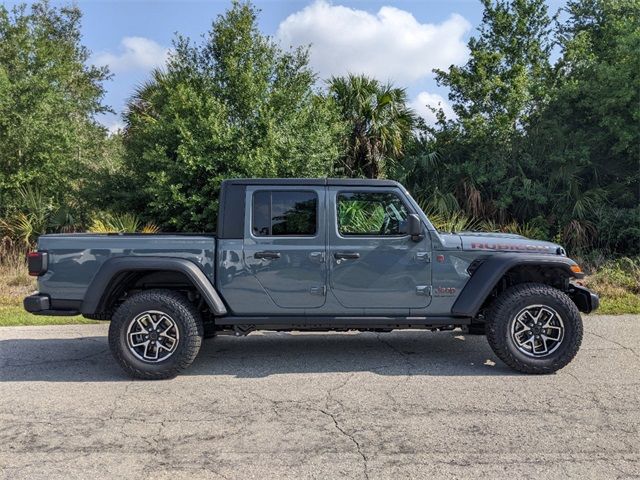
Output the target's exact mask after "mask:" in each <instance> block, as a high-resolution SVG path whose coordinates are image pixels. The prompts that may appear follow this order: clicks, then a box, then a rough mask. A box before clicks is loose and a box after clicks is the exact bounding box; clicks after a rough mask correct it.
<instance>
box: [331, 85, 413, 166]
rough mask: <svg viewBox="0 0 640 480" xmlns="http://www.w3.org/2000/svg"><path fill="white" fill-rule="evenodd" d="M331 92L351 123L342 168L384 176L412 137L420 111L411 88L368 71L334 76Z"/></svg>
mask: <svg viewBox="0 0 640 480" xmlns="http://www.w3.org/2000/svg"><path fill="white" fill-rule="evenodd" d="M329 95H330V96H331V97H332V98H333V100H334V101H335V102H336V103H337V105H338V108H339V110H340V112H341V114H342V118H343V120H344V121H345V123H346V124H347V125H348V136H347V138H346V143H347V145H346V151H345V154H344V157H343V158H342V159H341V169H342V170H343V171H344V173H345V174H346V175H347V176H349V177H359V176H364V177H366V178H384V177H385V174H386V172H387V170H388V167H389V164H390V163H392V162H394V161H395V160H397V159H399V158H400V157H401V156H402V155H403V152H404V148H405V145H406V143H407V141H408V140H409V139H410V138H411V135H412V131H413V127H414V125H415V122H416V115H415V113H414V112H413V110H412V109H411V108H410V107H408V106H407V92H406V91H405V90H404V89H403V88H394V87H393V86H392V85H391V84H389V83H387V84H384V85H383V84H381V83H380V82H378V80H376V79H373V78H369V77H367V76H365V75H351V74H350V75H348V76H347V77H332V78H331V79H330V80H329Z"/></svg>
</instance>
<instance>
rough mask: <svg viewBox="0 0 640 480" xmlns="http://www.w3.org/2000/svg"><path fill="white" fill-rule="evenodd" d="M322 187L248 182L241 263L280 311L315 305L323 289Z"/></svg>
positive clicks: (321, 299)
mask: <svg viewBox="0 0 640 480" xmlns="http://www.w3.org/2000/svg"><path fill="white" fill-rule="evenodd" d="M325 195H326V192H325V187H324V186H321V187H320V186H318V187H312V186H289V187H287V186H266V185H265V186H259V185H258V186H249V187H247V192H246V205H247V208H246V214H245V216H246V219H245V236H244V261H245V265H246V266H247V268H248V270H249V271H251V272H252V273H253V275H255V278H256V279H257V281H258V284H259V285H260V286H261V288H262V289H263V290H264V293H266V294H267V295H268V296H269V297H270V298H271V300H272V301H273V304H274V309H273V311H271V312H266V311H265V312H263V313H264V314H271V313H273V314H277V313H282V309H286V308H290V309H293V308H295V309H306V308H318V307H321V306H322V305H324V302H325V293H326V277H327V267H326V265H327V264H326V262H325V259H326V251H325V250H326V240H325V232H326V212H325V209H324V208H323V206H324V201H325Z"/></svg>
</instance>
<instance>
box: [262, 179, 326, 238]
mask: <svg viewBox="0 0 640 480" xmlns="http://www.w3.org/2000/svg"><path fill="white" fill-rule="evenodd" d="M252 212H253V218H252V225H251V231H252V232H253V235H255V236H258V237H269V236H313V235H315V234H316V232H317V221H318V196H317V194H316V193H315V192H308V191H292V190H286V191H285V190H282V191H277V190H260V191H257V192H255V193H254V194H253V210H252Z"/></svg>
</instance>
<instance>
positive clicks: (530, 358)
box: [487, 283, 582, 374]
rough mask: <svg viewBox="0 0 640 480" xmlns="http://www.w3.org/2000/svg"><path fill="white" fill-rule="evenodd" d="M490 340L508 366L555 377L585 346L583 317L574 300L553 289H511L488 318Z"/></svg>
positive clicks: (524, 286) (530, 286) (535, 285)
mask: <svg viewBox="0 0 640 480" xmlns="http://www.w3.org/2000/svg"><path fill="white" fill-rule="evenodd" d="M487 340H488V341H489V345H490V346H491V348H492V349H493V351H494V352H495V354H496V355H497V356H498V358H500V360H502V361H503V362H504V363H506V364H507V365H509V366H510V367H512V368H514V369H516V370H518V371H520V372H523V373H537V374H544V373H553V372H555V371H557V370H560V369H561V368H563V367H564V366H566V365H567V364H568V363H569V362H570V361H571V360H572V359H573V357H575V356H576V354H577V353H578V349H579V348H580V343H581V342H582V317H581V316H580V312H578V309H577V308H576V306H575V304H574V303H573V302H572V301H571V299H570V298H569V297H568V296H567V295H565V294H564V293H563V292H561V291H560V290H557V289H555V288H553V287H550V286H549V285H544V284H538V283H524V284H521V285H516V286H514V287H511V288H509V289H508V290H506V291H505V292H504V293H502V294H501V295H500V296H499V297H498V298H497V299H496V301H495V302H494V304H493V306H492V307H491V309H490V311H489V314H488V315H487Z"/></svg>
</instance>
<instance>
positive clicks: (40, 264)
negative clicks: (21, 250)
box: [27, 252, 49, 277]
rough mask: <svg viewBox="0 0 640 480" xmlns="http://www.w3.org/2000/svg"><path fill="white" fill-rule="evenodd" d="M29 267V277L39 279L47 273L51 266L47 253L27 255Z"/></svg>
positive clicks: (30, 253)
mask: <svg viewBox="0 0 640 480" xmlns="http://www.w3.org/2000/svg"><path fill="white" fill-rule="evenodd" d="M27 265H28V267H29V275H31V276H32V277H39V276H40V275H42V274H44V273H45V272H46V271H47V267H48V266H49V256H48V255H47V252H29V253H28V254H27Z"/></svg>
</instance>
